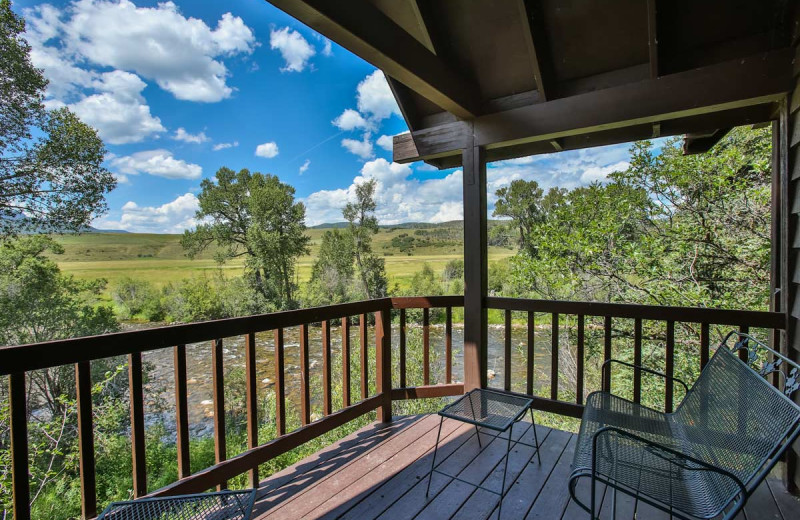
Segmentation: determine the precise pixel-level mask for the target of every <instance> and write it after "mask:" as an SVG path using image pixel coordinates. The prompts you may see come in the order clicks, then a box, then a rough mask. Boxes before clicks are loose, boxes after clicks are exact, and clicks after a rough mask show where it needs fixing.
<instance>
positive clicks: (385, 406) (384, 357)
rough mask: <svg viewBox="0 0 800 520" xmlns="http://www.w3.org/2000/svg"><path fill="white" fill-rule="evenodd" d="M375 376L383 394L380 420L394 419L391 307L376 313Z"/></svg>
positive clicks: (377, 386) (377, 388) (379, 390)
mask: <svg viewBox="0 0 800 520" xmlns="http://www.w3.org/2000/svg"><path fill="white" fill-rule="evenodd" d="M375 378H376V390H377V391H378V393H380V395H381V406H379V407H378V421H380V422H389V421H391V420H392V315H391V311H390V310H389V309H384V310H381V311H378V312H376V313H375Z"/></svg>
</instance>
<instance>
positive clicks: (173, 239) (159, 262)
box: [53, 225, 514, 288]
mask: <svg viewBox="0 0 800 520" xmlns="http://www.w3.org/2000/svg"><path fill="white" fill-rule="evenodd" d="M442 230H444V231H442ZM324 232H325V229H309V230H308V231H307V233H308V235H309V236H310V237H311V252H310V254H309V255H308V256H304V257H302V258H301V259H300V261H299V263H298V281H299V282H300V283H303V282H305V281H307V280H308V278H309V276H310V274H311V266H312V265H313V263H314V259H315V258H316V255H317V251H318V250H319V244H320V241H321V238H322V234H323V233H324ZM448 234H450V235H453V236H449V237H448V236H442V235H448ZM456 235H457V232H455V231H453V228H452V226H451V227H447V225H442V226H436V227H433V228H425V229H417V228H381V230H380V231H379V233H378V234H377V235H375V238H374V242H373V248H374V250H375V251H376V252H377V253H378V254H382V255H384V257H385V258H386V271H387V274H388V275H389V286H390V287H393V286H394V284H395V283H397V284H399V286H400V287H401V288H407V287H408V286H409V283H410V280H411V277H412V276H413V275H414V273H416V272H418V271H420V270H421V269H422V266H423V265H424V264H425V263H428V264H429V265H430V266H431V267H432V268H433V269H434V270H435V271H441V270H442V269H443V268H444V266H445V264H447V262H448V261H450V260H452V259H457V258H462V256H463V246H462V244H461V240H460V238H458V237H457V236H456ZM55 238H56V240H57V241H58V242H59V243H61V245H63V247H64V254H61V255H54V256H53V259H54V260H56V261H57V262H58V265H59V266H60V267H61V269H62V270H63V271H64V272H66V273H69V274H72V275H75V276H76V277H77V278H84V279H90V278H105V279H106V280H108V281H109V285H113V284H114V283H115V282H116V281H117V280H119V279H121V278H123V277H127V276H130V277H132V278H137V279H142V280H147V281H149V282H151V283H153V284H155V285H157V286H163V285H165V284H167V283H169V282H172V281H177V280H180V279H182V278H187V277H191V276H202V275H203V274H204V273H208V274H215V273H216V272H217V270H219V269H222V270H223V272H224V273H226V274H228V275H230V276H238V275H240V274H241V273H242V262H241V261H234V262H228V263H226V264H224V265H223V266H220V265H218V264H217V262H216V261H215V260H214V255H213V251H209V252H206V253H204V254H203V255H201V256H200V257H198V258H195V259H193V260H192V259H189V258H187V257H186V255H185V254H184V252H183V249H182V248H181V245H180V235H156V234H139V233H86V234H82V235H61V236H56V237H55ZM410 238H414V239H415V240H414V246H413V247H411V248H409V247H407V245H406V244H407V243H408V241H409V240H410ZM393 239H394V242H393ZM401 244H402V245H401ZM512 254H514V250H512V249H508V248H502V247H491V248H489V261H490V262H492V261H497V260H498V259H502V258H507V257H509V256H511V255H512Z"/></svg>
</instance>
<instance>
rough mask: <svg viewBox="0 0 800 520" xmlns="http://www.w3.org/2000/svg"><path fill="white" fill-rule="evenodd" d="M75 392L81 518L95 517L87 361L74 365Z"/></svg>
mask: <svg viewBox="0 0 800 520" xmlns="http://www.w3.org/2000/svg"><path fill="white" fill-rule="evenodd" d="M75 390H76V394H77V397H78V451H79V454H80V477H81V516H83V518H94V517H95V516H97V487H96V480H95V467H94V430H93V428H92V370H91V364H90V363H89V361H82V362H80V363H77V364H75Z"/></svg>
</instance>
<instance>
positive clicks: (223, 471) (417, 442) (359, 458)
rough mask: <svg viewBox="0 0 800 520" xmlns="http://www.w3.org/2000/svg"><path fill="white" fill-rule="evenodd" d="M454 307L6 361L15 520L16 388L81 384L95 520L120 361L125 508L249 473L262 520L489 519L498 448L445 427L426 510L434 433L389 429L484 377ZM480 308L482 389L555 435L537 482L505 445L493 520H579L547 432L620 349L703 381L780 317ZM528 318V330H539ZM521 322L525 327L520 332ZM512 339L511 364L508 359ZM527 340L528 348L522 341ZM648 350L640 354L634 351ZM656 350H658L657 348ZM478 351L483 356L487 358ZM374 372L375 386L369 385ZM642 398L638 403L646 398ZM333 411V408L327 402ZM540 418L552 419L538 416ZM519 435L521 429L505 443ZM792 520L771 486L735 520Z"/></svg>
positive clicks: (23, 502) (244, 327)
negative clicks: (208, 414)
mask: <svg viewBox="0 0 800 520" xmlns="http://www.w3.org/2000/svg"><path fill="white" fill-rule="evenodd" d="M463 305H464V298H463V297H461V296H438V297H427V298H426V297H419V298H384V299H377V300H370V301H363V302H355V303H348V304H342V305H334V306H327V307H318V308H312V309H301V310H297V311H286V312H279V313H273V314H265V315H259V316H249V317H244V318H234V319H226V320H219V321H210V322H203V323H193V324H186V325H173V326H168V327H161V328H155V329H147V330H138V331H132V332H122V333H116V334H109V335H105V336H95V337H88V338H77V339H71V340H63V341H55V342H50V343H40V344H33V345H23V346H12V347H3V348H0V375H9V387H10V392H9V396H10V405H11V428H12V434H11V436H12V454H13V460H12V470H13V485H14V504H15V510H14V518H16V519H26V518H29V517H30V512H29V510H28V509H29V508H28V502H29V493H30V491H29V482H28V478H27V475H28V469H27V463H28V445H27V442H28V439H27V424H26V418H27V406H26V379H27V378H26V372H29V371H32V370H38V369H42V368H48V367H55V366H62V365H73V364H74V365H75V367H76V386H77V396H78V405H77V407H78V419H79V423H78V426H79V449H80V461H81V466H80V467H81V474H80V479H81V490H82V493H81V501H82V509H83V515H84V517H86V518H92V517H94V516H96V514H97V510H98V503H97V491H96V481H97V475H96V474H95V467H96V465H95V452H94V435H93V424H92V421H93V413H92V400H91V385H92V381H91V375H90V374H91V371H90V364H91V362H92V361H93V360H97V359H102V358H106V357H111V356H122V355H125V356H127V357H128V363H127V371H128V395H129V396H130V399H129V402H130V413H131V438H132V442H131V446H132V454H131V457H132V461H133V466H132V467H133V493H134V495H135V496H136V497H143V496H166V495H175V494H184V493H194V492H203V491H206V490H208V489H211V488H215V487H225V486H226V485H227V482H228V481H230V480H231V479H234V478H235V477H237V476H239V475H242V474H247V475H248V483H249V486H250V487H258V488H259V490H260V491H259V499H258V502H257V509H256V511H257V513H258V515H260V516H258V517H259V518H301V517H309V518H320V517H330V518H334V517H339V516H344V517H356V516H358V517H370V518H374V517H379V516H380V517H383V518H403V517H409V518H411V517H416V518H427V517H431V518H443V517H456V518H470V519H472V518H476V519H477V518H491V517H497V511H496V510H495V506H496V503H497V498H496V496H495V495H492V494H490V493H487V492H486V491H484V490H481V489H479V488H478V487H476V486H477V485H480V486H481V487H485V488H489V489H494V488H496V487H498V486H499V480H498V479H500V478H501V477H502V473H501V471H502V469H498V465H497V463H498V462H499V460H500V456H501V455H502V452H503V451H504V449H505V448H504V446H500V443H498V442H496V441H495V442H492V443H489V444H488V445H487V443H486V442H484V449H483V450H482V451H481V452H480V453H479V454H478V453H477V451H476V450H477V449H478V446H477V441H476V439H475V438H474V435H475V430H474V428H473V427H471V426H460V425H459V424H458V423H455V422H453V421H445V428H444V430H443V443H442V445H441V446H442V448H441V451H440V454H441V457H442V458H441V459H439V458H437V460H445V457H446V461H445V462H444V464H445V465H446V469H447V472H448V473H450V474H456V475H458V477H459V478H460V479H461V480H463V481H464V482H462V481H459V480H454V481H448V479H446V478H445V477H442V476H439V475H436V476H434V479H433V481H432V489H431V497H430V499H429V500H425V497H424V484H426V483H427V482H426V480H425V476H426V475H427V472H428V470H429V468H430V457H431V455H432V447H433V443H434V441H435V430H436V427H437V424H438V421H437V417H436V416H435V415H425V414H423V415H413V416H397V417H393V403H397V402H401V401H408V400H416V399H426V398H443V397H447V396H455V395H460V394H462V393H463V392H464V388H465V385H464V383H461V382H457V381H456V380H455V379H456V377H457V374H458V372H459V370H460V367H461V366H464V367H466V366H467V365H468V364H469V363H478V365H479V366H481V363H480V361H479V360H472V359H469V356H470V355H471V354H470V351H469V350H468V349H467V348H465V349H464V353H463V358H461V356H460V355H457V354H456V353H455V352H457V351H454V350H453V347H454V333H453V309H454V308H459V307H462V306H463ZM432 309H443V310H444V313H443V314H444V335H443V338H444V345H439V344H434V343H433V342H432V341H431V334H430V329H431V327H432V325H431V323H430V320H431V313H432ZM484 309H485V310H487V311H490V312H492V313H496V315H498V316H500V317H502V318H503V319H502V321H503V325H502V326H501V327H502V328H501V330H502V337H503V342H502V347H501V348H500V352H495V353H494V354H495V356H494V361H495V365H494V366H497V367H498V368H499V367H500V366H501V365H498V364H497V362H499V361H501V360H502V369H499V370H498V372H499V374H500V377H497V378H496V379H495V380H491V381H489V386H497V387H499V388H502V389H505V390H508V391H516V392H517V393H521V394H525V395H530V396H532V397H533V399H534V408H535V409H536V410H537V411H540V412H547V413H549V414H552V415H550V416H549V422H548V420H545V421H540V420H539V419H538V418H537V421H540V422H541V423H542V424H539V426H538V428H539V430H538V432H539V439H540V440H541V441H542V462H541V466H540V465H539V464H538V463H536V462H533V463H531V464H528V461H529V460H530V458H531V450H530V448H527V447H524V446H521V445H517V446H516V447H515V449H514V453H513V455H512V457H511V459H510V462H509V473H508V475H509V479H510V480H509V481H510V482H513V484H512V485H511V486H512V487H511V491H510V492H509V494H508V495H507V497H506V499H505V502H504V507H503V512H502V516H503V518H522V517H526V518H536V517H542V518H559V517H563V518H571V517H573V516H576V517H579V518H583V517H585V516H586V515H585V513H584V512H582V511H581V510H579V508H578V507H577V505H576V504H574V503H571V502H570V501H569V492H568V488H567V477H568V475H569V471H570V468H569V465H570V463H571V450H572V449H573V447H574V434H572V433H569V432H567V431H562V430H560V429H558V428H555V427H554V428H550V427H547V426H546V425H545V424H549V425H550V426H558V425H560V424H562V423H566V421H567V420H569V419H568V418H572V420H574V418H579V417H580V416H581V413H582V410H583V401H584V396H585V395H586V393H587V392H588V391H590V390H594V389H596V386H597V384H598V378H597V373H596V370H595V368H596V366H597V363H598V362H599V361H602V360H604V359H609V358H611V357H612V354H614V353H618V352H619V351H618V350H617V349H618V348H619V346H618V345H620V344H621V343H622V342H627V343H626V344H628V345H630V346H631V349H630V350H631V353H632V356H633V361H635V362H636V363H642V362H644V364H645V365H657V366H659V367H663V370H664V371H665V372H666V373H667V374H670V375H672V374H674V373H675V370H676V363H690V364H691V363H693V364H694V365H693V366H694V369H695V370H696V371H697V372H699V369H700V367H701V366H702V365H703V364H705V363H706V362H707V360H708V359H709V352H710V349H711V345H712V344H714V343H715V340H713V339H712V338H715V334H716V332H717V331H718V330H726V331H727V330H730V329H731V328H736V329H739V330H743V331H749V330H754V331H756V333H757V334H759V335H760V336H762V337H776V336H775V335H777V334H778V333H779V332H780V331H781V330H783V329H784V327H785V315H784V314H782V313H776V312H754V311H736V310H718V309H689V308H678V307H653V306H643V305H628V304H608V303H588V302H564V301H543V300H519V299H510V298H491V297H490V298H486V299H485V301H484ZM412 310H414V315H416V313H420V314H421V316H422V319H421V323H419V324H416V323H414V324H411V323H409V316H411V311H412ZM537 317H538V318H537ZM537 319H538V320H540V323H539V324H538V325H537V321H536V320H537ZM333 320H342V321H341V323H342V326H341V327H340V329H341V338H339V339H334V337H333V336H334V334H333V328H332V325H331V322H332V321H333ZM520 322H523V324H522V325H521V326H520ZM371 323H374V326H373V325H371ZM514 323H516V324H517V326H516V327H515V326H514ZM411 326H414V327H420V328H421V348H422V367H421V375H422V377H421V379H422V381H421V382H422V384H421V385H419V386H408V380H409V375H408V373H409V372H410V369H409V367H408V366H407V364H408V361H407V360H408V352H407V347H408V346H407V343H408V333H409V327H411ZM290 327H299V345H298V348H299V360H300V361H299V363H300V365H299V372H300V378H299V381H300V388H299V400H300V406H299V415H300V423H301V426H300V427H299V428H297V429H294V430H293V431H288V428H287V393H286V384H287V383H286V372H287V363H286V360H285V351H286V347H287V345H284V331H285V329H287V328H290ZM351 329H357V330H351ZM371 331H374V335H373V334H371ZM654 331H655V332H654ZM676 331H679V333H676ZM263 332H271V334H272V336H273V338H274V346H275V348H274V349H273V352H272V356H273V359H272V363H273V365H274V370H275V380H274V396H275V401H274V410H269V415H270V419H269V420H273V419H272V418H274V421H275V432H276V437H275V438H274V439H270V440H264V439H259V438H258V437H259V435H258V426H259V424H260V422H261V421H264V420H266V419H265V418H264V417H259V406H258V399H257V393H258V377H257V371H256V365H257V364H258V363H259V361H263V357H264V350H263V349H260V348H256V334H257V333H263ZM310 333H312V334H314V335H315V337H316V335H317V334H319V336H320V338H321V347H322V349H321V350H322V390H321V391H322V410H323V414H322V417H321V418H318V419H316V420H312V419H313V418H314V417H313V416H312V414H311V399H310V385H309V379H310V378H309V374H310V363H309V334H310ZM353 333H355V338H356V340H355V341H353V336H354V334H353ZM393 333H394V334H393ZM515 335H516V337H517V338H518V339H517V341H516V343H517V344H518V345H519V347H514V348H512V346H513V344H514V343H515V341H513V338H514V337H515ZM239 336H243V337H244V357H245V361H244V369H245V393H246V396H245V400H246V415H247V441H248V449H247V450H246V451H244V452H242V453H239V454H236V455H235V456H231V457H228V456H227V454H228V450H227V449H226V445H225V443H226V435H225V433H226V413H225V390H226V383H225V377H224V370H223V359H224V358H223V345H224V342H226V341H228V340H229V339H230V338H235V337H239ZM521 336H524V339H523V340H522V341H519V338H520V337H521ZM537 338H538V340H539V341H542V340H543V339H544V340H545V343H546V345H547V348H545V349H544V354H545V355H546V358H547V363H546V364H545V363H543V359H542V353H541V352H540V354H539V356H538V360H537V356H536V355H534V354H535V353H534V346H535V345H536V341H537ZM198 342H204V343H210V344H211V346H212V348H211V358H212V359H211V365H210V370H211V371H212V374H211V376H212V387H213V411H214V413H213V437H214V442H215V447H216V450H215V451H216V463H215V464H214V465H213V466H211V467H208V468H205V469H202V470H200V471H195V472H191V470H190V462H191V461H190V456H189V451H188V446H189V418H188V402H187V395H188V391H187V355H186V350H187V347H186V346H187V345H189V344H191V343H198ZM334 342H338V344H339V345H340V346H341V347H342V348H340V350H339V351H338V352H337V354H336V356H341V358H340V359H341V361H342V363H341V367H342V372H341V374H337V376H336V377H337V379H338V378H339V377H340V378H341V379H339V380H340V381H341V388H334V385H333V383H332V380H333V379H334V378H333V377H332V376H333V374H332V367H333V366H334V362H335V361H338V360H336V359H335V358H334V355H333V349H332V348H331V345H332V344H333V343H334ZM645 344H647V345H650V348H649V349H645V348H644V347H643V345H645ZM652 345H659V346H658V347H656V348H653V347H652ZM456 347H460V345H456ZM161 349H170V350H171V351H172V356H173V359H174V390H175V391H174V395H175V422H176V424H175V429H176V434H177V460H176V462H175V463H176V465H177V468H178V475H179V479H178V480H177V481H176V482H174V483H172V484H170V485H167V486H165V487H163V488H161V489H151V488H149V487H148V480H147V461H146V456H145V450H146V446H145V435H144V433H145V424H146V421H145V412H144V408H145V407H144V391H143V364H142V354H143V353H145V352H152V351H156V350H161ZM482 350H483V351H484V352H483V355H484V356H486V355H487V354H488V352H487V351H488V348H486V345H484V348H483V349H482ZM434 351H435V352H434ZM590 351H591V352H590ZM643 353H644V354H645V355H644V359H643ZM432 354H440V355H441V356H443V360H442V365H443V367H442V370H441V374H442V375H441V378H440V379H441V380H440V381H436V383H438V384H431V383H432V382H433V374H432V372H433V371H432V370H431V366H432V361H431V356H432ZM351 356H352V359H351ZM478 357H480V356H478ZM372 359H374V367H375V370H374V374H373V373H371V370H370V368H369V367H370V364H371V360H372ZM512 359H517V361H519V362H521V363H523V364H524V367H525V370H524V373H525V376H524V380H518V381H514V380H513V377H514V374H519V373H520V371H519V370H517V371H512ZM462 362H463V365H462ZM536 363H539V364H545V366H544V370H542V368H543V367H542V366H535V365H536ZM353 366H356V367H358V373H355V374H354V373H351V372H352V370H351V367H353ZM485 369H486V365H485V364H483V370H485ZM612 378H613V380H612ZM352 384H358V386H359V388H360V390H361V392H360V395H355V394H354V395H351V393H350V388H351V386H352ZM602 384H603V385H604V386H606V385H608V386H607V387H613V388H614V389H615V390H617V391H619V390H621V391H623V392H628V393H629V395H630V396H631V398H632V399H633V400H635V401H637V402H640V401H643V400H646V399H648V398H652V395H653V389H652V388H653V387H652V386H648V383H647V382H646V381H643V377H642V374H641V373H636V374H634V376H633V378H632V380H626V379H622V378H617V377H616V376H615V375H614V373H609V374H608V377H607V378H606V380H605V381H602ZM612 385H613V386H612ZM373 389H374V391H373ZM643 389H647V390H648V391H647V392H643ZM334 390H336V392H334ZM674 390H675V389H674V388H673V387H672V386H671V385H670V384H669V383H668V384H666V385H664V386H663V389H661V390H660V392H661V394H660V395H661V397H660V398H659V399H658V401H659V403H658V405H657V406H659V407H663V409H664V410H667V411H669V410H672V408H673V406H674V405H675V403H676V400H675V398H674V397H673V391H674ZM339 392H341V401H340V400H339V399H338V395H339ZM334 396H337V399H336V402H334ZM373 411H376V417H377V421H376V422H374V423H371V424H369V425H367V426H366V427H363V428H361V429H360V430H358V431H356V432H355V433H352V434H351V435H349V436H348V437H346V438H344V439H341V440H339V441H338V442H335V443H334V444H332V445H330V446H328V447H326V448H324V449H322V450H321V451H319V452H317V453H315V454H313V455H312V456H310V457H309V458H307V459H305V460H303V461H301V462H299V463H297V464H294V465H293V466H290V467H288V468H285V469H284V470H282V471H280V472H277V473H275V474H271V475H266V474H262V473H260V472H259V465H261V464H263V463H265V462H268V461H270V460H272V459H275V458H276V457H279V456H281V455H283V454H285V453H286V452H288V451H289V450H292V449H294V448H296V447H298V446H300V445H302V444H304V443H306V442H308V441H309V440H312V439H314V438H317V437H319V436H321V435H323V434H326V433H328V432H330V431H331V430H333V429H334V428H337V427H339V426H341V425H343V424H345V423H348V422H350V421H353V420H354V419H357V418H360V417H362V416H364V415H366V414H368V413H371V412H373ZM542 417H543V418H545V419H547V417H545V416H544V415H543V416H542ZM573 424H575V423H573ZM521 431H522V429H520V430H518V433H517V435H519V434H521ZM528 434H529V435H530V433H528ZM482 438H485V439H486V440H487V441H488V440H489V439H490V438H489V437H482ZM456 448H459V449H458V450H457V449H456ZM500 448H503V449H500ZM583 492H586V490H583ZM600 492H601V493H602V495H603V496H602V500H603V511H604V515H609V516H608V517H609V518H610V514H611V511H612V504H613V498H612V497H613V492H611V491H609V492H607V493H606V492H605V490H601V491H600ZM616 502H617V503H616V511H617V514H618V515H619V517H620V518H625V517H627V518H632V517H633V514H634V512H637V515H638V516H637V517H639V518H658V516H657V515H658V513H657V512H656V511H655V510H653V511H648V509H649V506H647V505H646V504H642V503H639V504H637V503H636V502H634V501H631V500H630V499H628V498H627V497H625V496H624V495H622V494H618V495H617V500H616ZM798 505H800V503H798V502H797V501H796V499H794V498H792V497H790V496H789V495H788V494H787V493H786V491H785V488H784V486H783V484H782V483H779V482H778V480H775V479H773V480H770V481H769V482H766V483H765V484H763V485H762V486H761V487H760V488H759V490H758V492H757V493H756V494H755V495H753V496H752V497H751V498H750V501H749V502H748V510H746V511H745V514H746V515H747V518H797V517H798V516H797V515H798V513H797V511H798V510H800V508H798ZM651 513H652V515H651ZM645 515H646V516H645ZM742 518H744V516H742Z"/></svg>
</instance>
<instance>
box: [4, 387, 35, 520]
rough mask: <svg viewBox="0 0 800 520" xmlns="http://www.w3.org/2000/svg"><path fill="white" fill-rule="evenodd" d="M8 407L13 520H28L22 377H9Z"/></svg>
mask: <svg viewBox="0 0 800 520" xmlns="http://www.w3.org/2000/svg"><path fill="white" fill-rule="evenodd" d="M8 405H9V412H10V414H11V417H10V422H11V485H12V491H11V493H12V499H11V500H12V504H13V507H14V520H30V518H31V506H30V502H31V490H30V481H29V480H28V404H27V402H26V397H25V373H24V372H19V373H14V374H10V375H9V376H8Z"/></svg>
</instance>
